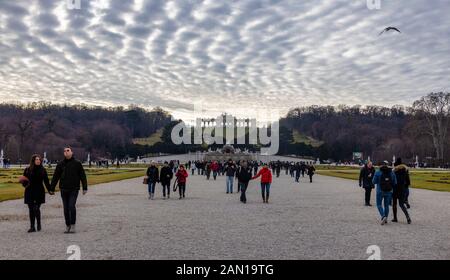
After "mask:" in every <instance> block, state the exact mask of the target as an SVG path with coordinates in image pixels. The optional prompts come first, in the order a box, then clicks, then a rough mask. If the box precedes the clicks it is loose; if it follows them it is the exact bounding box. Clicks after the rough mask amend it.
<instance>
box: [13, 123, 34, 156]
mask: <svg viewBox="0 0 450 280" xmlns="http://www.w3.org/2000/svg"><path fill="white" fill-rule="evenodd" d="M32 126H33V122H32V121H30V120H25V121H23V122H22V121H21V122H18V123H17V128H19V137H20V147H19V159H23V157H22V156H23V155H22V151H23V145H24V142H25V137H26V136H27V133H28V131H29V130H30V129H31V128H32Z"/></svg>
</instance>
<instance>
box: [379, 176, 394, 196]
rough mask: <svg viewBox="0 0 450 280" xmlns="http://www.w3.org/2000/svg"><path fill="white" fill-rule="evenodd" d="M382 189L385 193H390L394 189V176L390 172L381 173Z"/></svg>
mask: <svg viewBox="0 0 450 280" xmlns="http://www.w3.org/2000/svg"><path fill="white" fill-rule="evenodd" d="M380 187H381V190H382V191H383V192H390V191H392V189H393V183H392V174H391V172H390V171H388V172H381V178H380Z"/></svg>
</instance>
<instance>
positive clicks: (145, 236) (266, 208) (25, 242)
mask: <svg viewBox="0 0 450 280" xmlns="http://www.w3.org/2000/svg"><path fill="white" fill-rule="evenodd" d="M314 179H315V182H314V183H313V184H310V183H308V182H307V180H306V178H302V179H301V183H300V184H295V183H294V182H293V180H292V179H291V178H290V176H286V175H282V176H281V177H280V178H274V184H273V186H272V190H271V197H270V200H271V201H270V203H269V204H263V203H261V198H260V190H259V187H258V184H257V182H251V183H250V186H249V191H248V200H249V202H248V203H247V204H246V205H243V204H241V203H240V202H239V197H238V194H232V195H226V194H225V193H224V192H225V180H224V177H219V178H218V180H217V181H216V182H214V181H209V182H208V181H206V180H205V179H204V177H200V176H190V177H189V178H188V186H187V198H186V199H185V200H181V201H180V200H178V199H177V196H172V198H171V199H170V200H162V199H161V198H160V197H161V187H160V185H158V186H157V194H156V199H155V200H153V201H149V200H148V199H147V195H146V186H144V185H142V184H141V180H142V179H141V178H138V179H131V180H126V181H121V182H114V183H108V184H102V185H97V186H94V187H92V188H91V189H90V192H89V193H88V194H87V195H86V196H81V195H80V197H79V200H78V225H77V230H78V232H77V233H76V234H69V235H67V234H63V231H64V222H63V215H62V209H61V201H60V197H59V195H58V194H57V195H55V196H54V197H50V196H47V204H45V205H43V206H42V212H43V215H44V218H43V231H42V232H39V233H31V234H29V233H27V232H26V231H27V229H28V218H27V208H26V206H25V205H24V204H23V201H22V200H14V201H6V202H2V203H0V244H1V246H0V259H66V258H67V257H68V256H69V255H68V254H67V253H66V250H67V247H68V246H70V245H78V246H79V247H80V248H81V258H82V259H367V258H368V257H369V255H368V254H367V253H366V250H367V247H368V246H369V245H378V246H379V247H380V249H381V257H382V258H383V259H450V193H441V192H433V191H427V190H416V189H413V190H412V191H411V199H410V200H411V204H412V209H411V216H412V220H413V223H412V224H411V225H407V224H406V221H405V218H404V216H403V214H402V213H401V214H400V215H399V219H400V223H398V224H392V223H389V224H388V225H386V226H381V225H379V221H378V212H377V210H376V208H375V207H364V206H362V205H363V196H364V193H363V191H362V190H361V189H359V188H358V187H356V182H354V181H350V180H345V179H339V178H333V177H326V176H319V175H317V176H315V178H314ZM372 200H374V197H372Z"/></svg>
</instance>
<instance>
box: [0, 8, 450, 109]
mask: <svg viewBox="0 0 450 280" xmlns="http://www.w3.org/2000/svg"><path fill="white" fill-rule="evenodd" d="M448 14H450V2H449V1H448V0H433V1H428V0H411V1H400V0H384V1H383V0H382V7H381V10H370V9H368V8H367V6H366V0H353V1H346V0H321V1H319V0H305V1H298V0H240V1H214V0H172V1H170V0H151V1H142V0H141V1H138V0H135V1H119V0H109V1H100V0H99V1H94V0H92V1H87V0H81V9H80V10H69V9H67V6H66V1H65V0H34V1H30V0H18V1H8V0H0V99H1V100H2V101H6V102H8V101H22V102H28V101H40V100H46V101H48V100H50V101H53V102H59V103H63V102H64V103H66V102H67V103H86V104H95V105H107V106H109V105H127V104H136V105H141V106H145V107H154V106H160V107H163V108H165V109H167V110H169V111H171V112H172V113H173V114H174V115H175V116H176V117H188V114H189V110H192V109H193V106H192V104H194V103H203V104H204V106H205V105H207V106H206V108H208V109H209V110H211V112H213V111H215V112H221V111H228V112H230V113H233V114H236V115H242V116H243V115H251V113H252V111H253V110H252V108H257V107H259V108H271V109H277V110H280V112H282V113H285V112H286V111H287V110H288V109H289V108H292V107H294V106H302V105H311V104H321V105H323V104H331V105H334V104H350V105H352V104H362V105H365V104H379V105H394V104H400V105H410V104H411V103H412V101H413V100H415V99H417V98H419V97H420V96H422V95H424V94H427V93H428V92H431V91H442V90H449V87H450V81H449V77H450V44H449V42H450V41H449V40H450V17H448ZM386 26H397V27H398V28H400V29H401V30H402V32H403V33H402V34H397V33H387V34H384V35H383V36H378V34H379V32H380V31H381V30H382V29H383V28H384V27H386Z"/></svg>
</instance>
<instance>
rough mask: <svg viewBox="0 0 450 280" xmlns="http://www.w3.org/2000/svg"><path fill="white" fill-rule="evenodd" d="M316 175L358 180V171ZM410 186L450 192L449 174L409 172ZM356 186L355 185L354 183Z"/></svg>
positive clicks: (321, 172)
mask: <svg viewBox="0 0 450 280" xmlns="http://www.w3.org/2000/svg"><path fill="white" fill-rule="evenodd" d="M317 173H318V174H321V175H326V176H333V177H339V178H344V179H351V180H358V178H359V170H358V169H353V170H337V169H335V170H332V169H328V170H318V171H317ZM410 176H411V185H412V187H413V188H417V189H427V190H433V191H443V192H450V172H440V171H421V170H420V171H416V170H412V171H410ZM355 184H356V183H355Z"/></svg>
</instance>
